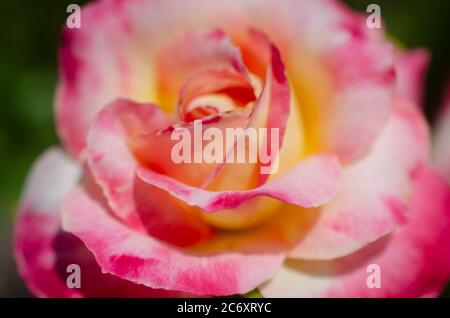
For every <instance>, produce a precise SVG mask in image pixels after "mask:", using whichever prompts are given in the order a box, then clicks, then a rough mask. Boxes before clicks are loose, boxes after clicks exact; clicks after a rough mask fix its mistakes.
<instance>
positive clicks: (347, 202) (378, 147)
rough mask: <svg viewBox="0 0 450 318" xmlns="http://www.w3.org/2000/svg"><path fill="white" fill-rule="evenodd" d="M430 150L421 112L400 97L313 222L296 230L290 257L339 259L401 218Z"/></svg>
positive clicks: (404, 214)
mask: <svg viewBox="0 0 450 318" xmlns="http://www.w3.org/2000/svg"><path fill="white" fill-rule="evenodd" d="M428 151H429V140H428V130H427V126H426V123H425V122H424V119H423V117H422V115H421V114H420V113H419V111H418V110H417V109H415V108H414V107H409V106H408V105H406V104H405V103H404V102H403V101H401V100H399V101H398V103H397V107H396V110H395V112H394V113H393V115H392V118H391V120H390V121H389V123H388V125H387V127H386V129H385V130H384V132H383V134H382V135H381V136H380V138H379V139H378V140H377V141H376V143H375V144H374V147H373V149H372V151H371V152H370V153H369V154H368V155H367V156H366V157H365V158H364V159H362V160H360V161H359V162H357V163H355V164H353V165H350V166H348V167H346V168H344V170H343V176H342V182H341V184H340V187H339V191H338V192H337V193H336V195H335V196H334V197H333V198H332V199H331V200H330V201H329V202H328V203H327V204H326V205H324V206H323V207H322V208H321V209H320V210H317V211H315V212H309V213H314V214H315V215H316V220H315V222H314V223H313V224H312V225H311V227H308V228H307V229H305V230H302V231H299V233H298V234H297V235H298V237H300V239H298V243H297V244H296V245H295V246H294V247H293V249H292V251H291V253H290V256H291V257H294V258H302V259H331V258H336V257H341V256H344V255H347V254H349V253H352V252H354V251H356V250H358V249H359V248H361V247H363V246H364V245H366V244H368V243H369V242H372V241H374V240H377V239H378V238H379V237H380V236H382V235H385V234H387V233H390V232H391V231H393V230H394V229H395V228H396V227H397V225H399V224H402V223H403V222H405V221H406V220H407V218H408V213H407V210H408V209H409V204H410V198H411V195H412V190H413V178H414V175H415V171H416V169H417V167H418V166H420V165H421V164H423V163H425V162H427V160H428V155H429V154H428ZM290 209H292V207H290ZM292 213H294V214H295V213H303V211H293V212H292ZM294 224H295V223H293V222H292V223H291V226H295V225H294Z"/></svg>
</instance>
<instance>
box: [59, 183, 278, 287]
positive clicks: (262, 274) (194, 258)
mask: <svg viewBox="0 0 450 318" xmlns="http://www.w3.org/2000/svg"><path fill="white" fill-rule="evenodd" d="M63 227H64V229H65V230H66V231H68V232H70V233H73V234H75V235H76V236H77V237H79V238H80V239H81V240H82V241H83V242H84V243H85V244H86V246H87V247H88V249H89V250H91V251H92V252H93V254H94V255H95V258H96V260H97V262H98V264H99V266H100V267H101V268H102V270H103V271H104V272H107V273H110V274H113V275H115V276H117V277H120V278H123V279H126V280H128V281H131V282H134V283H136V284H143V285H145V286H148V287H151V288H163V289H168V290H178V291H184V292H189V293H193V294H196V295H231V294H237V293H246V292H248V291H250V290H252V289H254V288H255V287H256V286H257V285H259V284H261V283H262V282H264V281H266V280H268V279H269V278H270V277H271V276H272V275H273V274H274V272H275V271H276V270H277V269H278V268H279V267H280V266H281V264H282V262H283V260H284V255H283V253H280V252H250V251H247V252H233V251H229V252H222V253H218V254H212V255H196V254H195V253H193V254H189V252H187V251H180V250H177V249H175V248H174V247H172V246H169V245H165V244H163V243H160V242H159V241H156V240H154V239H152V238H151V237H149V236H145V235H142V234H140V233H137V232H135V231H133V230H131V229H129V228H127V227H126V226H125V225H123V224H121V223H120V222H118V221H117V220H116V219H114V218H113V217H112V216H111V215H110V214H109V213H108V211H107V210H106V209H105V208H104V207H103V206H102V205H101V204H100V203H99V202H97V201H95V200H94V199H93V198H92V197H91V196H90V195H89V193H88V192H87V191H86V190H84V189H81V188H79V189H76V190H75V191H74V192H72V194H70V195H69V196H68V197H67V198H66V199H65V201H64V203H63Z"/></svg>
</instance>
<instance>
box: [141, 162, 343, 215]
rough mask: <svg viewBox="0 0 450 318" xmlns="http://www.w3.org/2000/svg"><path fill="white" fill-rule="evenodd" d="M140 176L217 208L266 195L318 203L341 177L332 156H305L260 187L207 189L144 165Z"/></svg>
mask: <svg viewBox="0 0 450 318" xmlns="http://www.w3.org/2000/svg"><path fill="white" fill-rule="evenodd" d="M137 174H138V176H139V177H140V178H141V179H142V180H143V181H144V182H146V183H148V184H150V185H153V186H155V187H158V188H160V189H162V190H164V191H166V192H168V193H170V194H171V195H172V196H174V197H176V198H178V199H180V200H182V201H184V202H186V203H187V204H189V205H192V206H198V207H200V208H202V209H203V210H205V211H208V212H213V211H218V210H224V209H232V208H236V207H238V206H239V205H241V204H242V203H244V202H246V201H248V200H250V199H252V198H254V197H257V196H260V195H265V196H269V197H273V198H276V199H278V200H281V201H284V202H286V203H290V204H296V205H299V206H302V207H316V206H319V205H322V204H324V203H326V202H327V201H328V200H329V199H330V198H331V196H332V195H333V194H334V193H335V191H336V189H337V186H338V184H339V180H340V166H339V163H338V162H337V160H336V159H335V158H334V157H331V156H326V155H322V156H313V157H311V158H308V159H305V160H304V161H302V162H301V163H299V164H298V165H297V166H296V167H294V168H292V169H291V170H290V171H288V172H287V173H286V174H284V175H283V176H281V177H279V178H277V179H276V180H274V181H272V182H269V183H266V184H264V185H262V186H260V187H258V188H255V189H251V190H246V191H217V192H212V191H206V190H202V189H199V188H194V187H190V186H187V185H185V184H182V183H180V182H177V181H176V180H174V179H172V178H169V177H167V176H164V175H162V174H159V173H156V172H154V171H152V170H150V169H146V168H145V167H142V166H140V167H139V168H138V170H137Z"/></svg>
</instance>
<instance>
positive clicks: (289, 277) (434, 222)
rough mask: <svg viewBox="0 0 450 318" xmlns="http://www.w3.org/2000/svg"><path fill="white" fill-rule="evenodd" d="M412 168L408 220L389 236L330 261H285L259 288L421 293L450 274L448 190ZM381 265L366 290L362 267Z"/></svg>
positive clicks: (302, 293)
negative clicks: (414, 173) (413, 179)
mask: <svg viewBox="0 0 450 318" xmlns="http://www.w3.org/2000/svg"><path fill="white" fill-rule="evenodd" d="M419 170H420V171H418V172H417V183H416V187H415V191H414V196H413V200H412V210H411V219H410V220H409V222H408V224H406V225H404V226H402V227H400V228H399V229H398V230H396V231H395V232H394V233H393V234H392V235H390V236H388V237H384V238H382V239H380V240H378V241H377V242H375V243H372V244H370V245H368V246H367V247H365V248H363V249H362V250H360V251H358V252H356V253H354V254H352V255H349V256H347V257H344V258H340V259H336V260H333V261H309V262H308V261H300V260H299V261H288V262H287V263H286V264H285V266H284V267H283V269H282V270H281V271H280V272H279V273H278V274H277V275H276V276H275V277H274V278H273V279H272V280H271V281H270V282H269V283H267V284H266V285H264V286H262V287H261V289H260V291H261V293H262V294H263V295H264V296H266V297H422V296H426V295H436V294H437V293H439V291H440V290H442V288H443V287H444V285H445V283H446V281H447V279H448V277H449V275H450V249H449V246H450V189H449V187H448V185H447V184H446V183H445V182H444V181H443V180H442V179H441V178H439V177H438V176H437V174H436V173H435V172H433V171H431V170H430V169H428V168H421V169H419ZM371 264H375V265H378V266H379V268H380V269H381V272H380V275H381V276H380V277H381V280H380V282H381V288H374V289H370V288H368V285H367V280H368V278H369V276H370V275H371V274H372V272H370V271H369V272H368V266H369V265H371Z"/></svg>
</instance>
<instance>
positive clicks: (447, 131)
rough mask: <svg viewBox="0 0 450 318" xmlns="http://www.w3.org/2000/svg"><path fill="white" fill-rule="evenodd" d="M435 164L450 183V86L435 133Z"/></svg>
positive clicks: (449, 86)
mask: <svg viewBox="0 0 450 318" xmlns="http://www.w3.org/2000/svg"><path fill="white" fill-rule="evenodd" d="M434 163H435V164H436V167H437V169H438V171H439V172H440V173H441V175H442V176H443V177H444V178H445V179H446V180H447V181H449V182H450V85H448V89H447V92H446V95H445V98H444V104H443V108H442V111H441V112H440V117H439V118H438V122H437V128H436V131H435V139H434Z"/></svg>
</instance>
